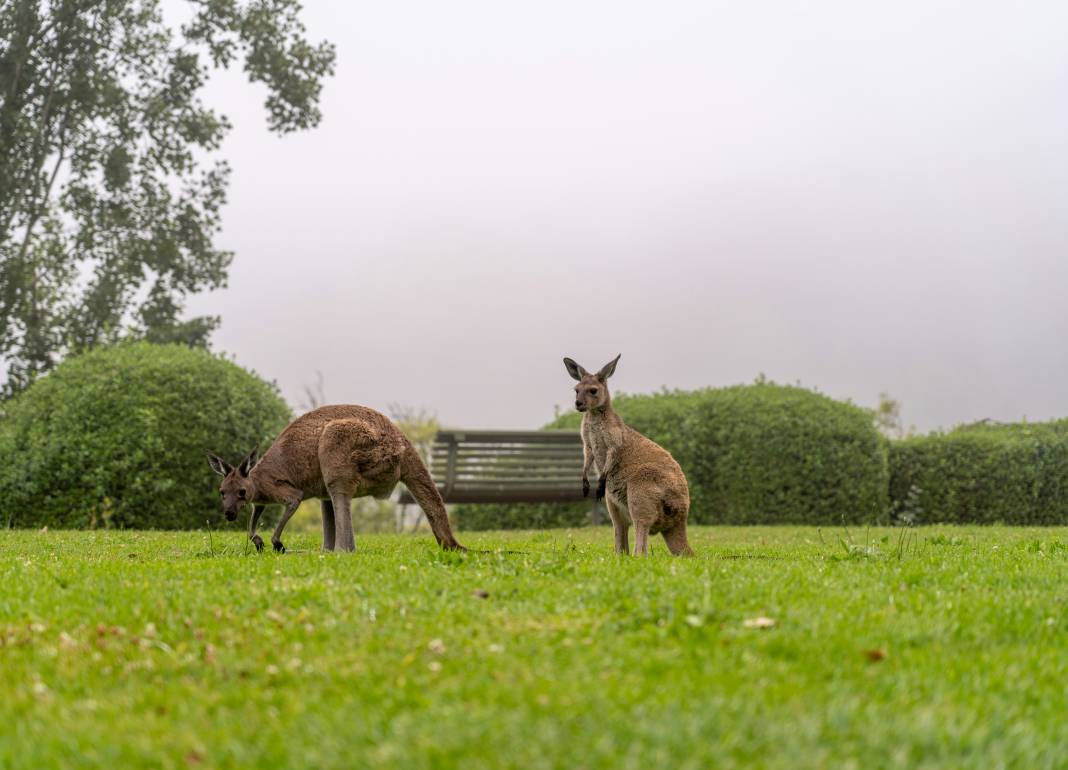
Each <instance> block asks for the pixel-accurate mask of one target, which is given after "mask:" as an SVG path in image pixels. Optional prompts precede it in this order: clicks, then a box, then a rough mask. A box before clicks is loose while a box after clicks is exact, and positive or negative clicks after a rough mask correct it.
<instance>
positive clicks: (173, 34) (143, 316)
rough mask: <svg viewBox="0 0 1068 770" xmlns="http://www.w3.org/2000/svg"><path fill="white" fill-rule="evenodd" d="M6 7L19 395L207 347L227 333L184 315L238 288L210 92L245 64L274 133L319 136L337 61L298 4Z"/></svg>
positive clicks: (4, 217) (10, 253) (232, 0)
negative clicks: (315, 131)
mask: <svg viewBox="0 0 1068 770" xmlns="http://www.w3.org/2000/svg"><path fill="white" fill-rule="evenodd" d="M188 8H189V9H190V13H191V16H190V17H189V19H188V20H187V23H185V24H184V25H182V26H181V27H180V28H177V29H176V28H174V27H173V26H171V25H169V24H168V23H167V21H166V20H165V19H164V18H163V15H162V12H161V9H160V4H159V2H158V0H52V1H51V2H48V1H47V0H44V1H42V0H6V1H5V2H4V3H3V4H2V5H0V357H2V358H3V359H4V360H5V362H6V365H7V381H6V383H5V390H6V391H7V392H9V393H10V392H14V391H17V390H19V389H20V388H22V387H24V386H25V385H26V384H27V383H28V382H30V381H31V380H32V379H33V378H34V377H35V376H36V375H37V374H39V373H41V372H44V371H47V370H48V369H50V368H52V367H53V366H54V365H55V363H56V362H57V360H58V359H59V358H60V357H62V356H63V355H64V354H65V353H67V352H71V351H77V350H81V349H85V348H89V347H92V346H94V345H97V344H101V343H105V342H110V341H114V340H115V339H117V338H118V337H121V336H123V335H125V334H130V333H132V334H133V335H135V336H141V337H145V338H148V339H150V340H153V341H158V342H170V341H175V342H183V343H186V344H205V342H206V339H207V336H208V335H209V334H210V332H211V330H212V329H213V328H214V325H215V323H216V319H213V318H197V319H193V320H192V321H186V322H182V321H180V320H179V317H180V315H181V312H182V308H183V302H184V299H185V297H186V296H187V295H189V294H190V293H193V292H197V291H201V290H204V289H211V288H216V287H219V286H222V285H224V283H225V280H226V272H227V268H228V266H229V264H230V260H231V254H230V253H229V252H227V251H225V250H222V249H219V248H218V247H217V246H216V245H215V243H214V238H215V235H216V234H217V233H218V230H219V222H220V220H219V216H220V209H221V207H222V205H223V203H224V202H225V199H226V187H227V178H228V168H227V165H226V163H225V162H223V161H222V160H220V159H218V158H217V157H216V156H215V153H216V151H217V150H218V149H219V146H220V143H221V142H222V139H223V137H224V136H225V135H226V132H227V130H228V129H229V123H228V121H227V119H226V117H225V116H224V115H222V114H220V113H218V112H216V111H215V110H213V109H211V108H209V107H208V106H206V105H205V104H204V102H203V101H202V99H201V96H200V94H201V91H202V89H203V87H204V85H205V83H206V82H207V80H208V78H209V76H210V74H211V73H212V71H213V70H216V69H219V68H228V67H231V66H234V65H235V64H237V63H239V62H243V65H244V70H245V72H246V74H247V75H248V78H249V80H250V81H251V82H254V83H260V84H263V85H264V86H266V88H267V98H266V105H265V106H266V109H267V114H268V124H269V127H270V129H271V130H272V131H275V132H278V133H287V132H290V131H295V130H299V129H304V128H308V127H311V126H315V125H316V124H317V123H318V122H319V120H320V117H321V116H320V112H319V107H318V103H319V95H320V89H321V86H322V81H323V79H324V78H325V77H326V76H327V75H329V74H330V73H331V72H332V69H333V62H334V49H333V47H332V46H331V45H330V44H329V43H325V42H324V43H319V44H317V45H313V44H311V43H309V42H308V41H307V40H306V39H305V34H304V28H303V26H302V24H301V21H300V18H299V15H298V14H299V11H300V6H299V4H298V3H297V2H296V0H252V1H251V2H239V1H238V0H190V2H189V3H188Z"/></svg>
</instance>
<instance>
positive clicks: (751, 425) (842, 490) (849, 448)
mask: <svg viewBox="0 0 1068 770" xmlns="http://www.w3.org/2000/svg"><path fill="white" fill-rule="evenodd" d="M612 404H613V407H614V408H615V409H616V411H618V412H619V414H620V415H621V416H622V417H623V419H624V421H625V422H626V423H627V424H628V425H629V426H630V427H632V428H634V429H635V430H637V431H639V432H641V433H643V434H645V435H646V436H648V437H649V438H651V439H652V440H653V441H656V442H657V443H658V444H660V445H661V446H663V447H664V448H665V449H667V450H668V451H669V452H671V453H672V455H674V457H675V459H676V460H677V461H678V463H679V465H681V466H682V469H683V471H684V472H685V473H686V479H687V481H688V482H689V485H690V521H691V522H693V523H716V524H770V523H796V524H839V523H843V522H845V523H859V522H866V521H873V520H874V519H875V518H876V517H877V516H879V515H880V514H882V513H883V512H884V511H885V510H886V507H887V466H886V450H885V446H884V444H883V441H882V440H881V438H880V436H879V434H878V432H877V431H876V430H875V428H874V426H873V425H872V420H871V415H870V413H868V412H867V411H865V410H863V409H861V408H859V407H857V406H854V405H852V404H847V403H843V402H840V401H835V400H833V399H831V398H828V397H826V396H823V395H820V394H818V393H814V392H812V391H810V390H805V389H804V388H798V387H791V386H783V385H776V384H773V383H767V382H758V383H756V384H753V385H739V386H734V387H729V388H708V389H704V390H697V391H665V392H662V393H656V394H652V395H638V396H628V395H617V396H615V397H614V398H613V401H612ZM581 419H582V416H581V415H580V414H578V413H575V412H573V413H569V414H566V415H562V416H561V417H559V418H558V419H557V420H555V421H554V422H552V423H551V424H550V425H548V426H547V427H550V428H578V426H579V424H580V422H581ZM576 484H578V479H577V478H576ZM477 508H478V507H476V506H458V510H457V519H458V521H459V522H460V524H461V526H463V527H464V528H473V526H475V525H477V526H487V527H503V526H506V525H507V524H514V525H515V526H531V524H529V523H524V518H525V515H536V516H537V517H538V518H539V519H540V520H541V521H545V522H551V521H553V520H554V519H555V520H559V521H561V522H566V523H567V524H572V523H574V524H579V523H583V522H585V521H587V520H588V518H589V504H588V503H586V504H568V505H566V506H565V505H554V506H541V505H539V506H507V507H505V506H500V507H499V508H500V509H504V508H507V509H508V511H507V512H506V511H504V510H498V511H496V512H492V513H496V518H491V517H489V516H486V515H484V513H483V512H481V511H479V510H477ZM547 510H554V511H556V513H555V516H551V515H549V514H548V513H547ZM524 512H526V514H524Z"/></svg>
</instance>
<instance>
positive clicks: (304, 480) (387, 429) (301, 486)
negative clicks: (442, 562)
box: [208, 405, 465, 553]
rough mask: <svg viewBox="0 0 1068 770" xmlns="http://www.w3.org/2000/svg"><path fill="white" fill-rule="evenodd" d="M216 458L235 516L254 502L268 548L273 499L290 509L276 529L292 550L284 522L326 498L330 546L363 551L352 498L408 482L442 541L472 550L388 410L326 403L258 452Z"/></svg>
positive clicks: (381, 493)
mask: <svg viewBox="0 0 1068 770" xmlns="http://www.w3.org/2000/svg"><path fill="white" fill-rule="evenodd" d="M208 464H209V465H210V466H211V468H212V470H214V471H215V472H216V473H218V474H219V475H220V476H223V480H222V485H221V486H220V487H219V494H220V496H221V497H222V507H223V513H224V514H225V515H226V519H227V521H233V520H234V519H236V518H237V512H238V511H239V510H240V509H241V508H243V507H244V506H245V505H249V504H251V505H252V515H251V516H250V517H249V522H248V537H249V540H251V541H252V542H253V543H254V544H255V545H256V550H263V538H261V537H260V536H259V535H257V534H256V526H257V525H258V524H259V519H260V514H262V513H263V509H264V506H265V505H266V504H268V503H282V504H283V505H284V506H285V511H284V512H283V514H282V518H281V519H280V520H279V521H278V526H276V527H275V528H274V534H272V535H271V544H272V545H273V546H274V550H276V551H280V552H282V553H284V552H285V546H284V545H282V530H284V529H285V527H286V524H287V523H288V522H289V519H290V518H291V517H292V516H293V513H294V511H296V510H297V506H298V505H300V502H301V500H303V499H305V498H308V497H317V498H320V501H321V506H322V515H323V550H324V551H333V550H335V548H336V549H337V550H339V551H355V550H356V539H355V537H354V536H353V533H352V509H351V505H350V504H351V502H352V498H354V497H364V496H368V495H371V496H374V497H379V498H385V497H389V494H390V493H391V492H392V491H393V488H394V487H395V486H396V485H397V482H398V481H399V482H401V483H403V484H404V485H405V486H406V487H408V491H410V492H411V493H412V497H414V498H415V500H416V502H418V503H419V506H420V507H421V508H422V509H423V512H424V513H425V514H426V518H427V521H429V522H430V528H431V530H432V531H433V532H434V537H435V538H437V541H438V545H440V546H441V547H442V548H445V549H449V550H465V549H464V547H463V546H461V545H460V544H459V543H458V542H456V538H454V537H453V535H452V528H451V527H450V526H449V517H448V515H447V514H446V513H445V504H444V503H443V502H442V500H441V495H440V494H439V493H438V488H437V487H436V486H435V485H434V480H433V479H432V478H431V477H430V472H429V471H428V470H427V469H426V466H425V465H424V464H423V460H422V458H420V457H419V453H418V452H417V451H416V450H415V447H413V446H412V443H411V442H410V441H409V440H408V439H407V437H406V436H405V435H404V434H403V433H401V431H400V430H399V429H398V428H397V426H396V425H394V424H393V423H392V422H391V421H390V419H389V418H388V417H386V416H385V415H384V414H381V413H379V412H376V411H375V410H373V409H368V408H367V407H365V406H354V405H344V406H322V407H319V408H318V409H314V410H312V411H310V412H308V413H307V414H305V415H303V416H301V417H298V418H297V419H295V420H294V421H293V422H291V423H290V424H289V425H288V426H287V427H286V429H285V430H283V431H282V433H281V435H280V436H279V437H278V438H277V439H275V442H274V444H272V445H271V447H270V449H268V450H267V453H266V454H264V455H263V457H262V458H259V459H258V451H257V450H256V449H253V450H252V451H251V452H250V453H249V454H248V456H247V457H245V459H243V460H242V461H241V462H240V463H238V465H237V467H234V466H232V465H230V464H229V463H227V462H226V461H225V460H223V459H222V458H221V457H219V456H218V455H216V454H214V453H213V452H208Z"/></svg>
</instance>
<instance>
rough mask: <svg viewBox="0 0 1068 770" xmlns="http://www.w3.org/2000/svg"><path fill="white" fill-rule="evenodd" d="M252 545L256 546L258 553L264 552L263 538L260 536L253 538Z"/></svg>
mask: <svg viewBox="0 0 1068 770" xmlns="http://www.w3.org/2000/svg"><path fill="white" fill-rule="evenodd" d="M252 544H253V545H254V546H256V550H257V551H262V550H263V538H262V537H260V536H259V535H253V536H252Z"/></svg>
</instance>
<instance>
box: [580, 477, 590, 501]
mask: <svg viewBox="0 0 1068 770" xmlns="http://www.w3.org/2000/svg"><path fill="white" fill-rule="evenodd" d="M582 496H583V497H589V496H590V480H589V479H588V478H586V477H585V476H583V478H582Z"/></svg>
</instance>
